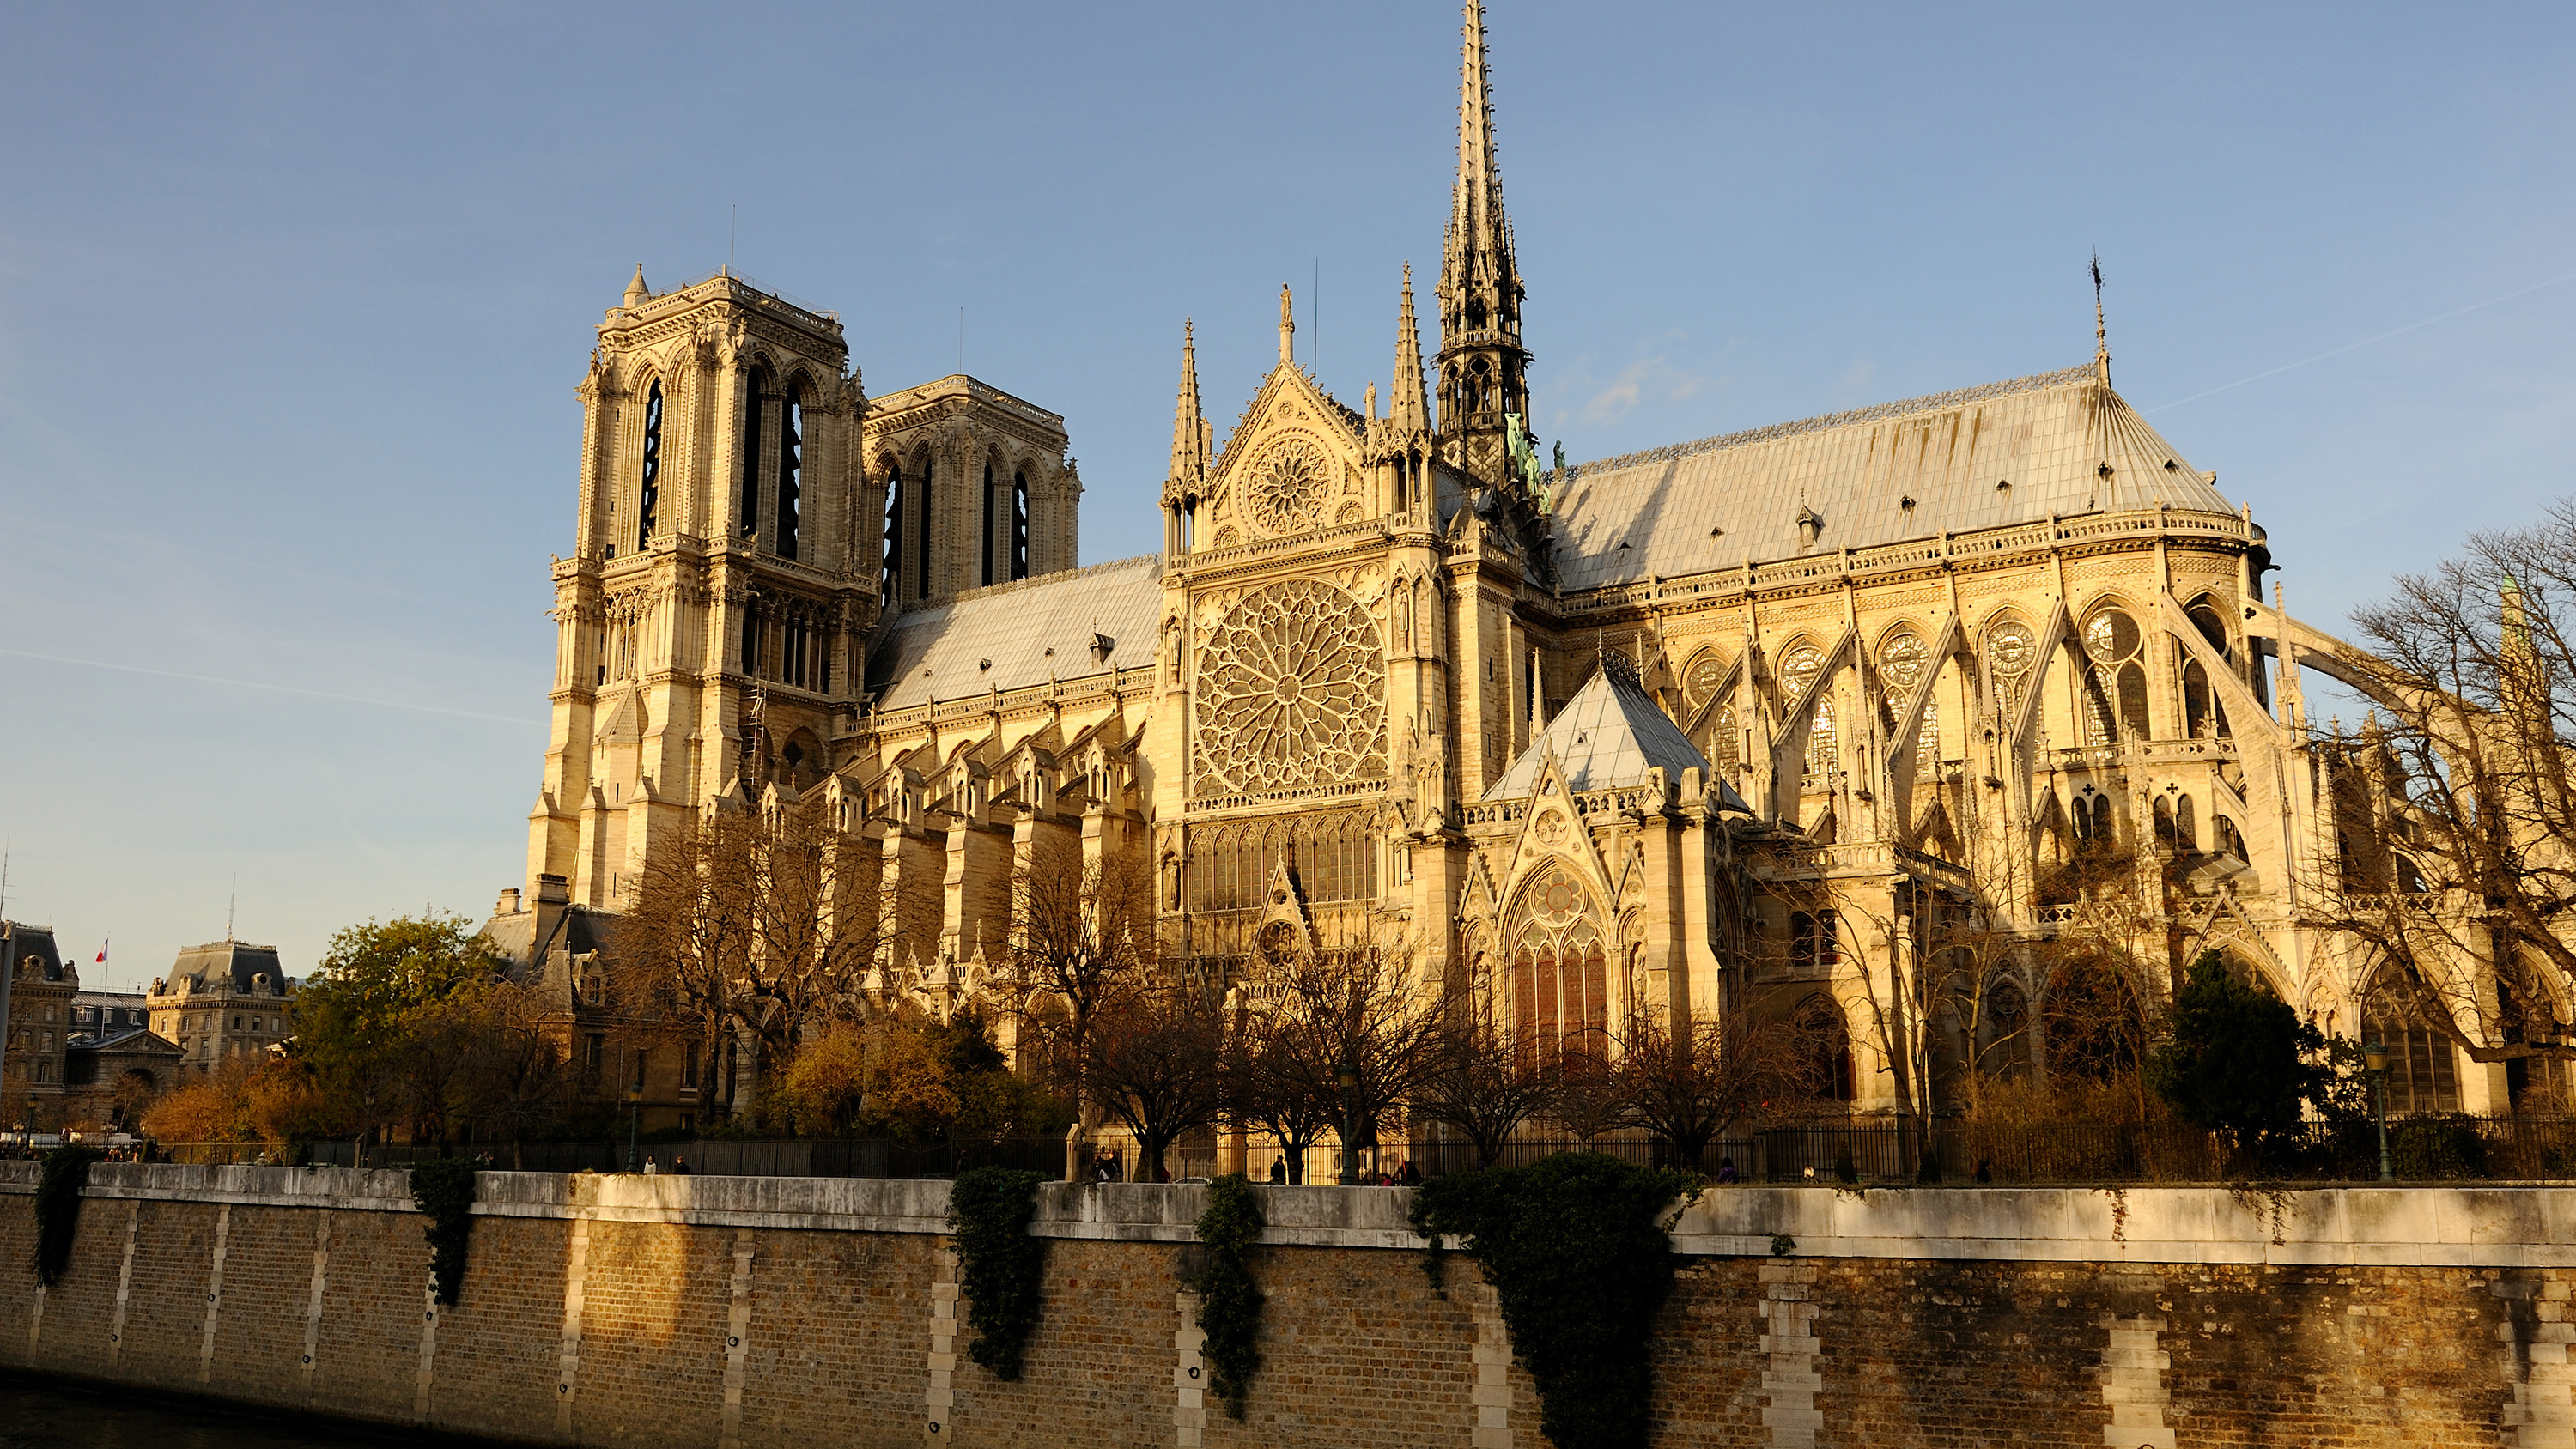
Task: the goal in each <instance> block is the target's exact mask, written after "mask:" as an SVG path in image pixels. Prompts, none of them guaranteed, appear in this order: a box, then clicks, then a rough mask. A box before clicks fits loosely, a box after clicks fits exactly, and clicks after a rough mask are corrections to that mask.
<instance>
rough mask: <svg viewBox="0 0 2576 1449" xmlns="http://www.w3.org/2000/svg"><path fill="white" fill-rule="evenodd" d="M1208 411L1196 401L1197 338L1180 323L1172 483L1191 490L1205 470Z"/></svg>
mask: <svg viewBox="0 0 2576 1449" xmlns="http://www.w3.org/2000/svg"><path fill="white" fill-rule="evenodd" d="M1207 433H1208V429H1207V413H1206V411H1205V410H1204V409H1203V408H1201V407H1200V405H1199V359H1198V342H1197V338H1196V336H1195V334H1194V332H1193V324H1192V323H1191V322H1190V321H1189V320H1187V319H1184V320H1183V321H1182V323H1181V389H1180V396H1179V398H1178V399H1177V400H1175V401H1174V402H1173V404H1172V472H1171V478H1170V483H1171V487H1172V488H1173V489H1174V490H1176V491H1178V492H1180V493H1182V494H1185V495H1186V494H1193V493H1195V492H1196V491H1197V489H1198V485H1199V483H1200V481H1201V480H1202V479H1203V478H1205V476H1206V474H1207V453H1206V447H1207Z"/></svg>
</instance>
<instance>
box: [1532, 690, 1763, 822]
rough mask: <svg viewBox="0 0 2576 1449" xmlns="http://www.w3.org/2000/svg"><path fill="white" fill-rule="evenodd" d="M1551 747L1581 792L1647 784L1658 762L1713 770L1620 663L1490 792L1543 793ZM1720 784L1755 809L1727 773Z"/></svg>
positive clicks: (1736, 804)
mask: <svg viewBox="0 0 2576 1449" xmlns="http://www.w3.org/2000/svg"><path fill="white" fill-rule="evenodd" d="M1551 755H1553V756H1554V757H1555V759H1556V765H1557V769H1558V770H1560V771H1562V772H1563V774H1564V776H1565V787H1566V788H1567V789H1569V790H1574V791H1578V792H1580V791H1584V790H1615V789H1618V788H1620V787H1622V786H1627V785H1642V784H1644V783H1646V772H1647V771H1648V770H1651V769H1654V768H1656V767H1658V766H1661V767H1662V768H1663V769H1664V770H1666V771H1667V772H1669V773H1670V774H1671V775H1672V776H1673V777H1674V778H1675V779H1676V780H1678V779H1679V777H1680V775H1681V772H1682V771H1684V770H1698V771H1700V772H1702V773H1703V774H1705V773H1707V771H1708V757H1707V756H1705V755H1703V754H1701V753H1700V752H1699V749H1698V747H1697V746H1694V745H1693V744H1692V743H1691V742H1690V739H1689V737H1688V736H1686V735H1684V734H1683V733H1682V732H1681V727H1680V726H1678V725H1676V724H1674V723H1673V722H1672V718H1671V717H1670V716H1668V715H1666V714H1665V713H1664V712H1663V710H1662V709H1660V708H1658V707H1657V706H1656V704H1655V702H1654V701H1653V700H1652V699H1649V698H1648V697H1647V696H1646V691H1645V690H1644V689H1643V688H1641V687H1639V685H1638V683H1637V681H1636V680H1635V679H1634V678H1633V677H1631V676H1630V675H1629V673H1628V672H1627V671H1626V670H1624V669H1619V668H1616V667H1613V668H1608V669H1596V670H1594V671H1592V677H1591V678H1590V679H1587V680H1585V681H1584V682H1583V687H1582V688H1580V689H1578V690H1576V691H1574V697H1573V698H1572V699H1569V700H1567V701H1566V702H1565V706H1564V708H1562V709H1559V710H1558V711H1557V712H1556V715H1555V717H1554V718H1552V719H1550V720H1549V721H1548V722H1547V728H1545V729H1543V730H1541V731H1539V733H1538V738H1536V739H1534V740H1531V741H1530V742H1529V748H1527V749H1525V750H1523V751H1521V754H1520V758H1519V759H1516V760H1514V761H1512V767H1511V768H1510V769H1508V770H1506V771H1504V772H1503V777H1502V778H1501V779H1499V780H1496V781H1495V782H1494V784H1493V786H1492V788H1490V789H1488V790H1486V791H1485V798H1486V799H1488V800H1519V799H1526V798H1527V797H1529V796H1531V795H1534V794H1536V793H1538V781H1539V772H1540V771H1541V770H1543V769H1544V768H1545V767H1546V765H1547V761H1548V757H1549V756H1551ZM1718 789H1719V791H1720V792H1721V793H1720V801H1721V803H1722V804H1723V805H1725V806H1726V807H1728V808H1730V809H1735V810H1747V807H1746V805H1745V804H1744V802H1743V801H1742V800H1740V799H1738V798H1737V797H1736V795H1735V792H1734V791H1732V790H1730V789H1728V788H1727V787H1726V785H1725V783H1724V782H1723V781H1721V782H1719V784H1718ZM1748 813H1749V811H1748Z"/></svg>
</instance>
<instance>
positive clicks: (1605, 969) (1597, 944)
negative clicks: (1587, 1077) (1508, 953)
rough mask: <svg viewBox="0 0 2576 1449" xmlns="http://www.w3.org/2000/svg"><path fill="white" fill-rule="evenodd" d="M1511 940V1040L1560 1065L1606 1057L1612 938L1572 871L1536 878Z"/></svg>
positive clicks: (1547, 871)
mask: <svg viewBox="0 0 2576 1449" xmlns="http://www.w3.org/2000/svg"><path fill="white" fill-rule="evenodd" d="M1509 939H1510V941H1511V943H1512V957H1511V960H1512V987H1511V997H1512V1037H1513V1041H1514V1042H1515V1043H1517V1044H1518V1046H1519V1047H1520V1050H1521V1051H1522V1053H1523V1054H1524V1055H1527V1056H1532V1057H1535V1058H1536V1059H1538V1060H1541V1061H1553V1060H1556V1059H1557V1058H1558V1057H1560V1056H1561V1055H1562V1054H1563V1053H1565V1052H1569V1051H1589V1052H1594V1053H1600V1052H1603V1051H1605V1050H1606V1049H1607V1046H1608V1043H1609V1033H1610V972H1609V938H1608V935H1607V933H1605V932H1604V931H1603V930H1602V929H1601V923H1600V918H1599V915H1598V913H1597V912H1595V911H1594V910H1593V909H1592V907H1591V897H1590V893H1589V892H1587V891H1586V890H1585V889H1584V888H1583V885H1582V883H1581V882H1580V881H1579V880H1577V879H1576V878H1575V875H1574V872H1573V871H1571V870H1569V869H1567V868H1566V867H1565V866H1564V865H1562V864H1557V863H1553V862H1551V863H1550V864H1548V865H1547V866H1545V867H1544V868H1542V869H1541V871H1540V872H1539V874H1538V875H1537V876H1535V877H1534V878H1532V879H1531V881H1530V882H1529V884H1528V885H1527V886H1526V887H1524V888H1523V890H1522V892H1521V899H1520V904H1519V906H1518V908H1517V909H1516V910H1515V911H1514V913H1513V924H1512V928H1511V934H1510V937H1509Z"/></svg>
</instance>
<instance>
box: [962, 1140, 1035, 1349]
mask: <svg viewBox="0 0 2576 1449" xmlns="http://www.w3.org/2000/svg"><path fill="white" fill-rule="evenodd" d="M1040 1180H1041V1179H1040V1178H1039V1176H1038V1174H1036V1173H1034V1172H1015V1171H1013V1170H1012V1169H1010V1168H1007V1167H978V1168H973V1169H970V1170H969V1171H966V1172H961V1173H959V1174H957V1181H956V1182H954V1183H952V1184H950V1185H949V1189H948V1227H949V1230H950V1231H951V1232H953V1233H954V1234H956V1239H957V1267H958V1283H959V1286H960V1287H961V1288H963V1289H964V1291H965V1294H966V1311H967V1317H966V1322H967V1326H968V1327H969V1328H972V1329H973V1330H974V1331H975V1341H974V1343H973V1344H971V1345H969V1346H968V1348H967V1350H966V1352H967V1354H968V1356H970V1357H972V1358H973V1359H974V1360H975V1362H977V1363H979V1364H982V1365H983V1366H984V1367H986V1368H988V1369H990V1370H992V1371H993V1377H995V1378H997V1379H1001V1380H1002V1381H1004V1382H1005V1383H1009V1382H1013V1381H1016V1380H1017V1379H1018V1378H1019V1376H1020V1355H1021V1354H1022V1353H1023V1352H1024V1351H1025V1350H1026V1349H1027V1347H1028V1342H1029V1333H1030V1332H1031V1330H1033V1329H1035V1328H1036V1327H1037V1325H1038V1310H1039V1308H1040V1306H1041V1304H1042V1302H1043V1299H1044V1295H1045V1287H1046V1240H1045V1239H1044V1238H1034V1237H1031V1236H1029V1222H1030V1220H1031V1219H1033V1218H1035V1217H1036V1216H1037V1212H1038V1183H1039V1182H1040Z"/></svg>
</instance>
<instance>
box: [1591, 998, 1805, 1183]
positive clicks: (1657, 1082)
mask: <svg viewBox="0 0 2576 1449" xmlns="http://www.w3.org/2000/svg"><path fill="white" fill-rule="evenodd" d="M1625 1037H1626V1039H1625V1041H1624V1042H1623V1043H1622V1049H1621V1051H1620V1053H1619V1057H1618V1060H1617V1062H1616V1064H1615V1065H1616V1075H1617V1079H1618V1083H1619V1086H1620V1089H1621V1090H1620V1095H1621V1097H1622V1098H1624V1100H1625V1102H1626V1106H1627V1111H1628V1113H1629V1116H1630V1118H1631V1119H1632V1120H1634V1121H1635V1122H1636V1123H1637V1125H1639V1126H1641V1127H1643V1128H1645V1129H1646V1130H1647V1131H1648V1132H1650V1133H1652V1134H1653V1135H1654V1136H1655V1137H1657V1138H1659V1139H1661V1140H1662V1141H1664V1142H1665V1143H1667V1144H1669V1145H1670V1146H1671V1147H1672V1149H1673V1155H1674V1157H1675V1158H1677V1159H1678V1160H1679V1162H1680V1165H1681V1166H1683V1167H1686V1168H1691V1169H1694V1170H1696V1169H1698V1168H1699V1167H1700V1166H1701V1164H1702V1162H1703V1160H1704V1159H1705V1158H1706V1157H1707V1155H1708V1147H1709V1144H1710V1143H1712V1142H1714V1141H1716V1140H1718V1139H1719V1138H1721V1137H1723V1136H1725V1135H1726V1133H1727V1132H1728V1130H1729V1129H1731V1128H1733V1127H1734V1126H1735V1124H1736V1123H1738V1122H1740V1121H1743V1120H1744V1119H1746V1118H1747V1117H1750V1116H1752V1115H1753V1114H1754V1113H1755V1112H1757V1111H1758V1110H1760V1108H1761V1105H1762V1104H1763V1103H1764V1102H1767V1101H1769V1100H1771V1099H1772V1098H1773V1097H1774V1096H1776V1095H1777V1094H1778V1093H1779V1092H1780V1091H1781V1090H1782V1089H1783V1088H1784V1087H1786V1086H1787V1085H1789V1084H1790V1083H1792V1082H1793V1081H1794V1080H1795V1077H1796V1071H1797V1064H1796V1056H1795V1049H1794V1047H1793V1046H1792V1044H1791V1043H1790V1042H1789V1041H1788V1040H1787V1038H1786V1036H1785V1035H1784V1034H1783V1033H1781V1032H1780V1031H1778V1030H1777V1029H1776V1028H1774V1027H1772V1026H1770V1025H1769V1024H1767V1023H1765V1022H1763V1021H1761V1020H1760V1019H1759V1017H1758V1015H1757V1014H1756V1013H1754V1012H1750V1011H1734V1012H1729V1013H1727V1014H1726V1015H1725V1016H1724V1017H1723V1018H1713V1017H1706V1016H1694V1017H1686V1018H1684V1019H1682V1020H1680V1021H1675V1022H1666V1021H1663V1020H1660V1019H1658V1018H1656V1017H1653V1016H1648V1015H1644V1014H1641V1015H1639V1016H1638V1017H1637V1018H1636V1019H1635V1020H1633V1021H1631V1022H1630V1023H1629V1026H1628V1030H1627V1032H1626V1033H1625Z"/></svg>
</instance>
